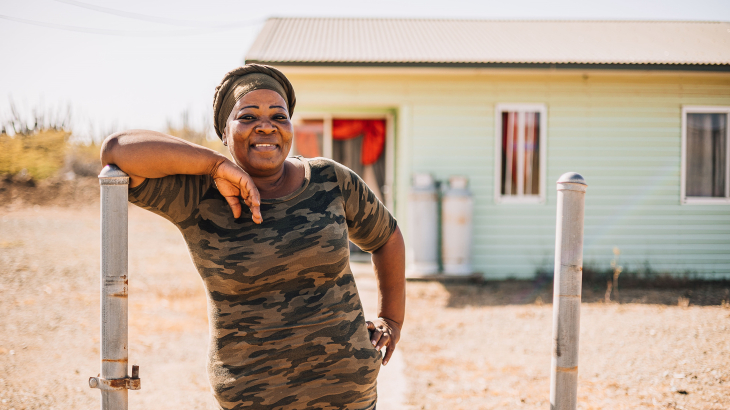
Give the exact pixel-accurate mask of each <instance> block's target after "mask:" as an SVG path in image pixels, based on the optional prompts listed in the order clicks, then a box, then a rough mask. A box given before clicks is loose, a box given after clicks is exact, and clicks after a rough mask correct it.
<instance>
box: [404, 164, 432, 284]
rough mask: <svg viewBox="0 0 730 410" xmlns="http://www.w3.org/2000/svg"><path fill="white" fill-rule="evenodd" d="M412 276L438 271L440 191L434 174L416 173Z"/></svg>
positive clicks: (410, 253) (410, 260)
mask: <svg viewBox="0 0 730 410" xmlns="http://www.w3.org/2000/svg"><path fill="white" fill-rule="evenodd" d="M408 231H409V232H408V233H409V235H408V252H407V253H408V269H407V274H408V275H410V276H417V275H432V274H435V273H438V271H439V265H438V192H437V191H436V183H435V181H434V179H433V177H432V176H431V175H430V174H414V175H413V181H412V186H411V192H410V195H409V205H408Z"/></svg>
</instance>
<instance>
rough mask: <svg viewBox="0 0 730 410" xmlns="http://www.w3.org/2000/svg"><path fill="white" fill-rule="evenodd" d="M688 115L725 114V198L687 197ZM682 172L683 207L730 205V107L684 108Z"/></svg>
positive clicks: (691, 106) (680, 196)
mask: <svg viewBox="0 0 730 410" xmlns="http://www.w3.org/2000/svg"><path fill="white" fill-rule="evenodd" d="M687 114H725V115H727V120H726V122H725V124H726V126H725V197H724V198H718V197H714V198H711V197H704V196H687ZM681 155H682V171H681V179H680V187H679V191H680V193H679V201H680V203H681V204H682V205H723V204H724V205H730V106H721V105H683V106H682V154H681Z"/></svg>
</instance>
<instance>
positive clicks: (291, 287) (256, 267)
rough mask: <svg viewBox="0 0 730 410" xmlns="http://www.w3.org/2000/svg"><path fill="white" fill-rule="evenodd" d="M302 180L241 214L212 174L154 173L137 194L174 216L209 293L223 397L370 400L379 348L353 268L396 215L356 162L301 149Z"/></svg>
mask: <svg viewBox="0 0 730 410" xmlns="http://www.w3.org/2000/svg"><path fill="white" fill-rule="evenodd" d="M299 160H301V161H302V162H303V163H304V166H305V180H304V183H303V185H302V187H301V188H299V189H298V190H296V191H295V192H293V193H291V194H289V195H287V196H285V197H282V198H278V199H268V200H262V201H261V202H262V204H261V215H262V216H263V218H264V221H263V223H262V224H261V225H256V224H254V223H253V222H252V221H251V214H250V211H249V210H248V209H247V208H246V207H245V205H244V206H243V208H244V212H243V214H242V215H241V217H240V218H238V219H234V218H233V216H232V213H231V210H230V208H229V206H228V204H227V202H226V201H225V199H224V198H223V196H222V195H221V194H220V193H219V192H218V190H217V189H216V187H215V184H214V183H213V182H212V179H211V178H210V177H209V176H201V175H173V176H168V177H164V178H156V179H147V180H145V182H143V183H142V184H141V185H139V186H138V187H135V188H132V189H130V191H129V200H130V202H132V203H134V204H136V205H139V206H140V207H142V208H145V209H148V210H150V211H152V212H154V213H156V214H159V215H161V216H163V217H165V218H167V219H168V220H170V221H171V222H172V223H174V224H175V225H176V226H177V227H178V228H179V229H180V231H181V232H182V234H183V237H184V238H185V241H186V242H187V245H188V248H189V250H190V254H191V256H192V259H193V262H194V264H195V266H196V267H197V269H198V272H200V275H201V277H202V278H203V282H204V283H205V288H206V291H207V296H208V315H209V322H210V334H211V340H210V351H209V357H208V359H209V360H208V374H209V377H210V382H211V385H212V386H213V392H214V394H215V396H216V398H217V399H218V402H219V403H220V406H221V407H222V408H223V409H244V408H246V409H353V410H354V409H373V408H374V407H375V402H376V386H375V382H376V378H377V375H378V371H379V368H380V364H381V354H380V352H378V351H377V350H375V348H374V347H373V346H372V344H371V343H370V340H369V333H368V330H367V327H366V324H365V318H364V316H363V311H362V306H361V304H360V298H359V296H358V293H357V289H356V287H355V281H354V277H353V275H352V272H351V271H350V265H349V249H348V239H349V240H351V241H353V242H354V243H355V244H357V245H358V246H360V247H361V248H362V249H363V250H365V251H373V250H376V249H378V248H379V247H381V246H382V245H383V244H385V242H386V241H387V240H388V238H389V237H390V235H391V234H392V233H393V231H394V230H395V227H396V221H395V219H394V218H393V217H392V216H391V215H390V213H389V212H388V210H387V209H386V208H385V207H384V206H383V204H382V203H381V202H380V201H378V199H377V197H376V196H375V195H374V194H373V192H372V191H370V189H369V188H368V187H367V185H365V183H364V182H363V181H362V180H361V179H360V178H359V177H358V176H357V175H356V174H355V173H354V172H352V171H351V170H349V169H348V168H346V167H344V166H342V165H340V164H338V163H336V162H334V161H331V160H328V159H323V158H316V159H304V158H299Z"/></svg>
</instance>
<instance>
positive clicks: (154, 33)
mask: <svg viewBox="0 0 730 410" xmlns="http://www.w3.org/2000/svg"><path fill="white" fill-rule="evenodd" d="M0 19H4V20H10V21H15V22H17V23H24V24H30V25H33V26H39V27H46V28H53V29H57V30H65V31H74V32H77V33H90V34H102V35H106V36H120V37H180V36H194V35H200V34H210V33H219V32H222V31H228V30H235V29H238V28H244V27H250V26H255V25H257V24H260V23H263V22H264V20H254V21H250V22H247V23H244V22H242V23H230V24H226V25H225V26H218V27H215V28H212V27H211V28H194V29H187V30H111V29H102V28H91V27H78V26H70V25H66V24H56V23H47V22H43V21H35V20H28V19H24V18H20V17H12V16H6V15H3V14H0Z"/></svg>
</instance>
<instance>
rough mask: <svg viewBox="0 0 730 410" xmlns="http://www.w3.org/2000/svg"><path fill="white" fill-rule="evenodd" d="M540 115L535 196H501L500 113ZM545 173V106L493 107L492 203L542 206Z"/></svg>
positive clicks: (518, 104) (503, 104)
mask: <svg viewBox="0 0 730 410" xmlns="http://www.w3.org/2000/svg"><path fill="white" fill-rule="evenodd" d="M505 111H517V112H526V111H530V112H538V113H540V135H539V141H540V170H539V172H540V175H539V182H538V188H539V191H540V192H539V193H538V194H537V195H502V189H501V187H502V113H503V112H505ZM546 172H547V105H546V104H543V103H499V104H496V105H495V107H494V202H495V203H497V204H544V203H545V180H546Z"/></svg>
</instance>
